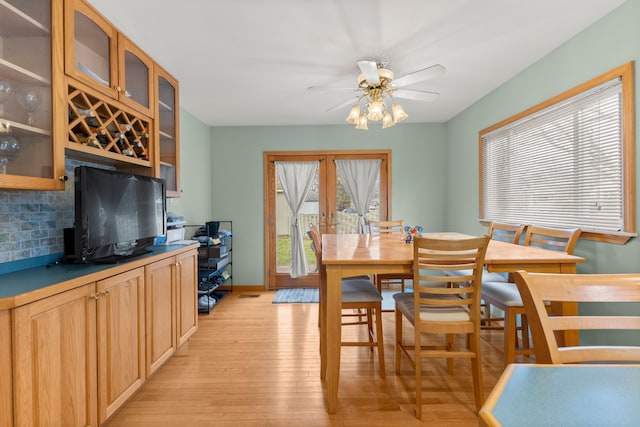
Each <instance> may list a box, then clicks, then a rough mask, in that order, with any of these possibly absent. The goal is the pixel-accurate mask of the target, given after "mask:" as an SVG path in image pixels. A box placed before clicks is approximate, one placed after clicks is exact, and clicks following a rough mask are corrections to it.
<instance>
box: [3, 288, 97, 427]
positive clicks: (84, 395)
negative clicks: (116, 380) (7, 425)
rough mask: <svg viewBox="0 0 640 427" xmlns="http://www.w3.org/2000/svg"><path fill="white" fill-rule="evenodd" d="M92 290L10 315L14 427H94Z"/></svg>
mask: <svg viewBox="0 0 640 427" xmlns="http://www.w3.org/2000/svg"><path fill="white" fill-rule="evenodd" d="M95 288H96V287H95V284H89V285H86V286H82V287H80V288H76V289H72V290H70V291H67V292H63V293H60V294H57V295H54V296H51V297H49V298H45V299H42V300H39V301H36V302H33V303H30V304H26V305H24V306H21V307H18V308H16V309H14V310H13V319H12V320H13V381H14V388H13V390H14V391H13V393H14V394H13V416H14V425H15V426H16V427H22V426H24V427H29V426H68V427H74V426H78V427H79V426H95V425H97V424H98V423H97V414H98V411H97V403H98V399H97V390H98V388H97V370H96V300H95V299H94V298H93V295H96V292H95Z"/></svg>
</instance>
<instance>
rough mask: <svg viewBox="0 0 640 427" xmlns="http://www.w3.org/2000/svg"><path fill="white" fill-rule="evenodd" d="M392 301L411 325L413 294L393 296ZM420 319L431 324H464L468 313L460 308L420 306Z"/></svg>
mask: <svg viewBox="0 0 640 427" xmlns="http://www.w3.org/2000/svg"><path fill="white" fill-rule="evenodd" d="M393 299H394V300H395V301H396V310H399V311H400V312H402V313H403V314H404V315H405V316H406V317H407V319H408V320H409V321H410V322H411V323H414V320H415V313H414V310H413V293H399V294H393ZM420 319H422V320H426V321H431V322H461V321H462V322H464V321H467V320H469V312H468V311H467V310H466V309H465V308H464V307H461V306H451V307H441V306H422V307H421V308H420Z"/></svg>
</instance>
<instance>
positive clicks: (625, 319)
mask: <svg viewBox="0 0 640 427" xmlns="http://www.w3.org/2000/svg"><path fill="white" fill-rule="evenodd" d="M514 276H515V281H516V285H517V286H518V289H519V290H520V294H521V295H522V301H523V303H524V307H525V310H526V312H527V317H528V319H529V326H530V328H531V336H532V338H533V344H534V349H535V356H536V363H552V364H562V363H578V362H631V361H633V362H640V346H639V345H638V341H637V339H635V340H634V339H630V340H629V341H630V342H633V345H631V344H628V345H620V344H614V343H611V344H606V345H603V344H600V342H602V341H603V340H606V339H607V338H609V337H612V336H613V335H612V334H607V335H603V337H604V338H601V337H599V338H598V344H596V345H588V346H583V345H579V346H571V347H559V346H558V341H557V339H556V333H559V332H563V331H566V330H575V331H593V330H599V331H605V330H606V331H612V330H617V331H622V330H627V331H629V330H633V331H635V332H636V333H637V332H640V313H639V312H638V309H637V307H630V306H629V304H628V303H640V274H550V273H528V272H526V271H517V272H516V273H515V274H514ZM549 301H551V302H570V303H598V305H597V306H594V305H593V304H589V307H586V306H585V307H581V311H584V312H585V313H584V314H583V313H579V314H575V315H570V316H569V315H566V316H565V315H554V316H550V315H549V314H548V312H547V303H548V302H549ZM604 303H607V304H604ZM624 303H627V304H624ZM625 305H626V306H625ZM636 305H637V304H636ZM587 311H588V313H586V312H587ZM604 342H607V341H604Z"/></svg>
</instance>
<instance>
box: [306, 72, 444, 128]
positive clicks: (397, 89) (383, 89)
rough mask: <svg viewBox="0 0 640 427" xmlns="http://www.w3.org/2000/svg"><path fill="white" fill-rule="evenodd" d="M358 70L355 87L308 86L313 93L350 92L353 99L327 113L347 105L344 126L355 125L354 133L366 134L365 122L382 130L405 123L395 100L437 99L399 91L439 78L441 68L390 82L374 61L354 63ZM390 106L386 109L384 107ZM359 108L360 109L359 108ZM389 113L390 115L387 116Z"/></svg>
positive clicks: (432, 94)
mask: <svg viewBox="0 0 640 427" xmlns="http://www.w3.org/2000/svg"><path fill="white" fill-rule="evenodd" d="M357 64H358V68H360V71H361V74H360V75H359V76H358V86H357V87H356V88H355V89H354V88H345V87H320V86H311V87H309V89H310V90H316V89H338V90H351V91H354V92H355V94H354V96H352V97H350V98H349V99H348V100H346V101H344V102H341V103H340V104H338V105H335V106H333V107H331V108H329V109H328V110H327V111H334V110H338V109H340V108H343V107H346V106H347V105H351V104H354V97H355V98H356V99H355V105H353V106H352V108H351V111H350V112H349V115H348V116H347V119H346V120H347V122H348V123H351V124H355V125H356V129H363V130H367V129H368V127H367V123H368V121H380V120H382V128H387V127H389V126H393V125H394V124H396V123H398V122H400V121H402V120H404V119H406V118H407V117H408V116H407V113H406V112H405V111H404V109H403V108H402V106H401V105H400V104H397V103H395V101H394V99H395V98H402V99H411V100H414V101H423V102H431V101H434V100H435V99H436V98H437V97H438V95H439V94H438V93H436V92H428V91H421V90H412V89H402V88H403V87H405V86H410V85H412V84H415V83H419V82H422V81H425V80H429V79H432V78H435V77H438V76H441V75H442V74H444V72H445V68H444V67H443V66H442V65H440V64H436V65H432V66H430V67H427V68H423V69H421V70H418V71H416V72H413V73H409V74H405V75H404V76H401V77H398V78H394V75H393V72H392V71H391V70H389V69H386V68H384V65H383V64H382V63H379V62H376V61H369V60H362V61H358V62H357ZM388 103H389V104H390V106H389V107H387V104H388ZM361 105H362V108H361ZM390 111H391V112H390Z"/></svg>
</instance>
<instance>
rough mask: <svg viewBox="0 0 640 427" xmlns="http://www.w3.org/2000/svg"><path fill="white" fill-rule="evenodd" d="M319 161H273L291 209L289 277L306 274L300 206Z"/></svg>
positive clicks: (307, 265) (306, 266)
mask: <svg viewBox="0 0 640 427" xmlns="http://www.w3.org/2000/svg"><path fill="white" fill-rule="evenodd" d="M318 164H319V162H317V161H316V162H275V165H276V171H277V173H278V177H279V178H280V183H281V184H282V190H283V191H284V197H285V198H286V199H287V203H288V204H289V208H290V209H291V227H290V236H291V277H292V278H294V279H295V278H296V277H304V276H306V275H307V270H308V267H309V263H308V262H307V255H306V252H305V249H304V241H303V238H302V230H301V229H300V222H299V215H300V208H301V207H302V204H303V203H304V201H305V199H306V198H307V194H308V193H309V190H310V189H311V184H312V183H313V178H314V176H315V174H316V170H317V169H318Z"/></svg>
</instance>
